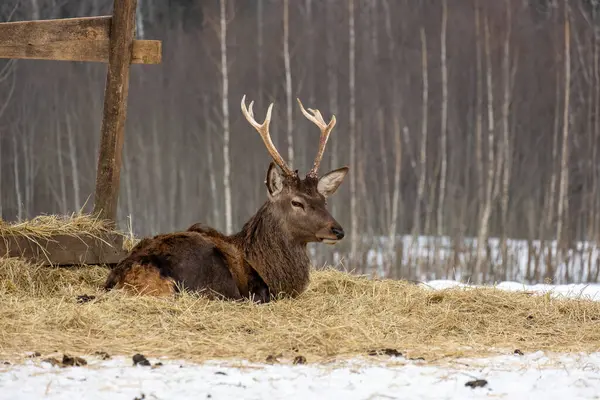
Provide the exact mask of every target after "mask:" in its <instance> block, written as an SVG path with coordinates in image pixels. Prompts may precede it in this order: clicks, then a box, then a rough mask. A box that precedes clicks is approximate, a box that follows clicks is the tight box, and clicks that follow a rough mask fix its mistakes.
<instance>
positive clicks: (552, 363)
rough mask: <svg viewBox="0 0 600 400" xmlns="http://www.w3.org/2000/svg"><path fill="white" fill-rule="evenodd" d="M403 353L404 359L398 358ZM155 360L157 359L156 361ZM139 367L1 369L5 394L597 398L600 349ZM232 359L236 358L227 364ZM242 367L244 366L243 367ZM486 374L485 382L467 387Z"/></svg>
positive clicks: (123, 363)
mask: <svg viewBox="0 0 600 400" xmlns="http://www.w3.org/2000/svg"><path fill="white" fill-rule="evenodd" d="M399 360H403V359H401V358H400V359H399ZM151 361H155V360H151ZM161 361H162V362H163V364H164V365H163V366H160V367H158V368H156V369H152V368H151V367H143V366H139V365H138V366H133V365H132V361H131V358H122V357H118V358H113V359H110V360H106V361H100V360H93V359H90V360H89V364H88V365H87V366H85V367H67V368H59V367H52V366H50V365H49V364H47V363H40V362H39V361H32V360H28V361H27V363H26V364H24V365H17V366H12V367H10V368H7V367H4V368H0V371H1V373H0V399H2V400H8V399H19V400H30V399H31V400H33V399H36V400H37V399H42V398H43V399H53V400H57V399H89V400H92V399H110V400H134V399H136V398H137V399H181V400H183V399H215V400H220V399H248V400H250V399H269V400H273V399H288V400H292V399H299V400H301V399H344V400H353V399H356V400H359V399H360V400H367V399H465V400H468V399H483V398H506V399H515V400H517V399H543V400H552V399H557V400H558V399H560V400H563V399H569V400H577V399H598V398H599V397H600V353H596V354H592V355H587V356H585V355H580V354H578V355H571V356H565V355H562V356H560V355H558V356H555V357H546V356H544V355H543V354H542V353H541V352H538V353H532V354H525V355H523V356H519V355H506V356H497V357H493V358H488V359H478V360H469V359H462V360H456V361H453V362H450V363H448V364H447V365H444V366H434V365H427V364H420V363H421V362H419V361H406V362H405V364H404V365H392V366H385V364H384V363H383V362H380V363H375V362H373V361H363V360H354V361H352V362H346V363H341V364H339V365H337V366H335V368H334V366H331V365H257V364H248V363H241V362H240V363H238V364H237V366H236V365H232V364H231V363H225V362H208V363H205V364H190V363H185V362H178V361H167V360H161ZM228 364H229V365H228ZM240 366H241V368H240ZM473 380H485V381H487V384H486V385H485V386H483V387H476V388H471V387H469V386H465V384H466V383H467V382H470V381H473Z"/></svg>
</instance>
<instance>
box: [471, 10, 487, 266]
mask: <svg viewBox="0 0 600 400" xmlns="http://www.w3.org/2000/svg"><path fill="white" fill-rule="evenodd" d="M480 33H481V10H480V4H479V0H475V40H476V42H475V53H476V69H477V78H476V79H477V99H476V103H475V159H476V162H477V188H478V189H477V194H478V195H477V210H478V214H479V215H478V217H479V218H478V220H479V221H481V220H482V218H483V207H482V204H483V202H484V201H485V187H484V175H485V166H484V162H483V61H482V54H481V53H482V51H481V39H480V38H481V35H480ZM477 248H478V251H479V243H478V244H477ZM478 257H479V256H478V255H477V256H476V257H475V264H474V265H473V267H474V269H473V273H474V274H476V275H477V274H479V272H477V271H476V270H477V268H478V266H477V263H478V262H479V261H478Z"/></svg>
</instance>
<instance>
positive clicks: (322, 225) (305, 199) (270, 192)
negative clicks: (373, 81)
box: [241, 95, 348, 244]
mask: <svg viewBox="0 0 600 400" xmlns="http://www.w3.org/2000/svg"><path fill="white" fill-rule="evenodd" d="M245 99H246V96H245V95H244V96H243V97H242V104H241V106H242V113H243V114H244V116H245V117H246V119H247V120H248V122H249V123H250V125H252V126H253V127H254V129H256V130H257V131H258V133H259V134H260V137H261V138H262V140H263V142H264V143H265V146H266V147H267V150H268V152H269V154H270V155H271V157H272V158H273V161H272V162H271V163H270V165H269V168H268V170H267V179H266V181H265V184H266V186H267V196H268V202H269V204H268V206H269V208H270V212H271V214H272V215H274V216H275V217H276V219H277V220H278V221H279V222H280V223H281V224H282V227H283V228H284V229H283V230H284V231H285V232H288V233H289V236H290V238H289V239H290V240H292V241H294V242H298V243H308V242H323V243H327V244H335V243H337V242H338V241H339V240H341V239H342V238H343V237H344V229H343V228H342V226H341V225H340V224H339V223H338V222H337V221H336V220H335V218H333V216H331V214H330V213H329V211H328V210H327V198H328V197H330V196H331V195H333V194H334V193H335V191H336V190H337V189H338V187H339V186H340V184H341V183H342V181H343V180H344V177H345V176H346V174H347V173H348V167H342V168H338V169H335V170H333V171H330V172H328V173H326V174H325V175H323V176H321V177H319V175H318V170H319V165H320V163H321V159H322V158H323V152H324V151H325V146H326V144H327V140H328V139H329V134H330V133H331V130H332V129H333V127H334V126H335V123H336V120H335V116H333V117H332V118H331V121H330V122H329V124H326V123H325V121H324V120H323V117H322V116H321V113H320V112H319V110H312V109H310V108H309V111H310V112H311V113H312V115H311V114H309V113H308V112H307V111H306V110H305V109H304V107H303V106H302V103H301V102H300V100H298V104H299V105H300V109H301V110H302V113H303V114H304V116H305V117H306V118H308V119H309V120H310V121H311V122H313V123H314V124H315V125H317V126H318V127H319V129H320V130H321V139H320V141H319V150H318V152H317V156H316V157H315V161H314V164H313V167H312V168H311V170H310V171H309V172H308V173H307V174H306V177H305V178H303V179H302V178H300V176H299V175H298V171H297V170H296V171H292V169H291V168H290V167H289V166H288V165H287V164H286V163H285V162H284V161H283V158H282V157H281V155H280V154H279V152H278V151H277V149H276V148H275V145H274V144H273V141H272V140H271V135H270V133H269V124H270V122H271V111H272V109H273V103H271V104H270V105H269V108H268V110H267V115H266V117H265V120H264V122H263V123H262V124H259V123H258V122H256V120H255V119H254V113H253V111H252V105H253V103H254V102H250V105H249V106H248V108H246V104H245Z"/></svg>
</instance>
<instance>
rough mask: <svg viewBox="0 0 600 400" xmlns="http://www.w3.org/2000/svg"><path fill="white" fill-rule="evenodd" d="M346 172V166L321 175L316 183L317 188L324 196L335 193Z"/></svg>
mask: <svg viewBox="0 0 600 400" xmlns="http://www.w3.org/2000/svg"><path fill="white" fill-rule="evenodd" d="M347 173H348V167H342V168H338V169H334V170H333V171H330V172H328V173H326V174H325V175H323V176H322V177H321V178H320V179H319V183H318V184H317V190H318V191H319V193H321V194H322V195H323V196H325V197H329V196H331V195H332V194H334V193H335V191H336V190H337V189H338V187H339V186H340V185H341V184H342V181H343V180H344V178H345V177H346V174H347Z"/></svg>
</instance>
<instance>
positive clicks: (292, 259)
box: [233, 202, 310, 296]
mask: <svg viewBox="0 0 600 400" xmlns="http://www.w3.org/2000/svg"><path fill="white" fill-rule="evenodd" d="M233 239H234V242H235V243H236V244H237V245H238V247H239V248H241V249H242V251H243V253H244V256H245V258H246V259H247V260H248V262H249V263H250V265H251V266H252V268H254V269H255V270H256V272H257V273H258V274H259V275H260V276H261V278H262V279H263V280H264V281H265V283H266V284H267V285H268V286H269V290H270V291H271V293H272V294H274V295H277V294H280V293H282V294H285V295H290V296H296V295H298V294H300V293H302V292H303V291H304V290H305V289H306V286H307V285H308V281H309V272H310V259H309V257H308V254H307V251H306V243H299V242H294V241H292V240H291V238H290V236H289V233H288V232H287V231H286V230H285V229H284V228H283V226H282V224H281V222H280V220H279V219H277V218H276V217H275V216H274V215H273V213H272V211H271V210H270V207H269V203H268V202H266V203H265V204H264V205H263V206H262V207H261V208H260V209H259V210H258V212H257V213H256V214H255V215H254V216H253V217H252V218H251V219H250V220H249V221H248V222H247V223H246V224H245V225H244V227H243V228H242V230H241V231H240V232H239V233H238V234H236V235H234V236H233Z"/></svg>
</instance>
